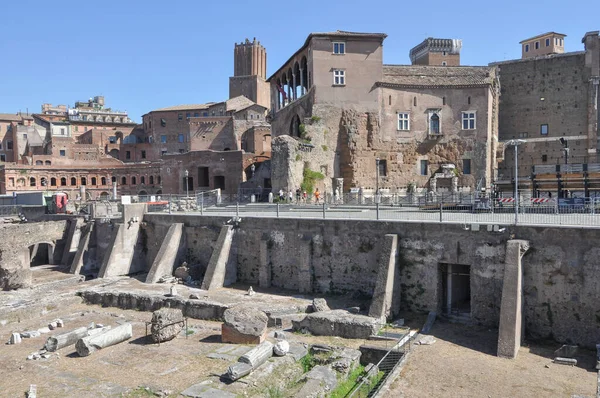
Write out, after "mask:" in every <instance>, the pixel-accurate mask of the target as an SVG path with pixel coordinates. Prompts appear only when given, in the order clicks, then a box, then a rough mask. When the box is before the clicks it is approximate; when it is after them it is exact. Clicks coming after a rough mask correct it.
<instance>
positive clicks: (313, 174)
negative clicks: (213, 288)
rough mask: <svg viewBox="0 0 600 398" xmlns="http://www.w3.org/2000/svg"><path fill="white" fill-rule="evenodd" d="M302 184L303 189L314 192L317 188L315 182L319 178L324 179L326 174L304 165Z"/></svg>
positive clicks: (308, 192) (309, 192)
mask: <svg viewBox="0 0 600 398" xmlns="http://www.w3.org/2000/svg"><path fill="white" fill-rule="evenodd" d="M302 177H303V179H302V184H300V189H301V190H302V191H306V193H307V194H312V193H313V191H314V188H315V183H316V182H317V180H323V179H324V178H325V176H324V175H323V174H321V173H319V172H318V171H312V170H310V169H309V168H308V167H304V172H303V173H302Z"/></svg>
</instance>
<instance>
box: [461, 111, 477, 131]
mask: <svg viewBox="0 0 600 398" xmlns="http://www.w3.org/2000/svg"><path fill="white" fill-rule="evenodd" d="M462 129H463V130H475V112H463V113H462Z"/></svg>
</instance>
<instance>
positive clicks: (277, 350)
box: [273, 340, 290, 357]
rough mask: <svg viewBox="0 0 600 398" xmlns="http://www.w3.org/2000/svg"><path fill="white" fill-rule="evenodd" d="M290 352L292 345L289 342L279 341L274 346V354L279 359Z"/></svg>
mask: <svg viewBox="0 0 600 398" xmlns="http://www.w3.org/2000/svg"><path fill="white" fill-rule="evenodd" d="M289 351H290V343H288V342H287V340H279V341H278V342H277V343H275V345H274V346H273V354H274V355H276V356H278V357H283V356H285V355H286V354H287V353H288V352H289Z"/></svg>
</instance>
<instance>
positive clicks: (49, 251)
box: [27, 241, 56, 267]
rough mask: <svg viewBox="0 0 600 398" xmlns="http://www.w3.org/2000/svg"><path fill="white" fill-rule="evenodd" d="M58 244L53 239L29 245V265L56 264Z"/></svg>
mask: <svg viewBox="0 0 600 398" xmlns="http://www.w3.org/2000/svg"><path fill="white" fill-rule="evenodd" d="M55 247H56V244H55V243H54V242H51V241H41V242H37V243H34V244H33V245H30V246H28V247H27V253H28V259H29V267H37V266H40V265H52V264H54V263H55V262H54V249H55Z"/></svg>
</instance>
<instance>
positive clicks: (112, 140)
mask: <svg viewBox="0 0 600 398" xmlns="http://www.w3.org/2000/svg"><path fill="white" fill-rule="evenodd" d="M108 142H110V143H111V144H116V143H117V137H115V136H112V137H108Z"/></svg>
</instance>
